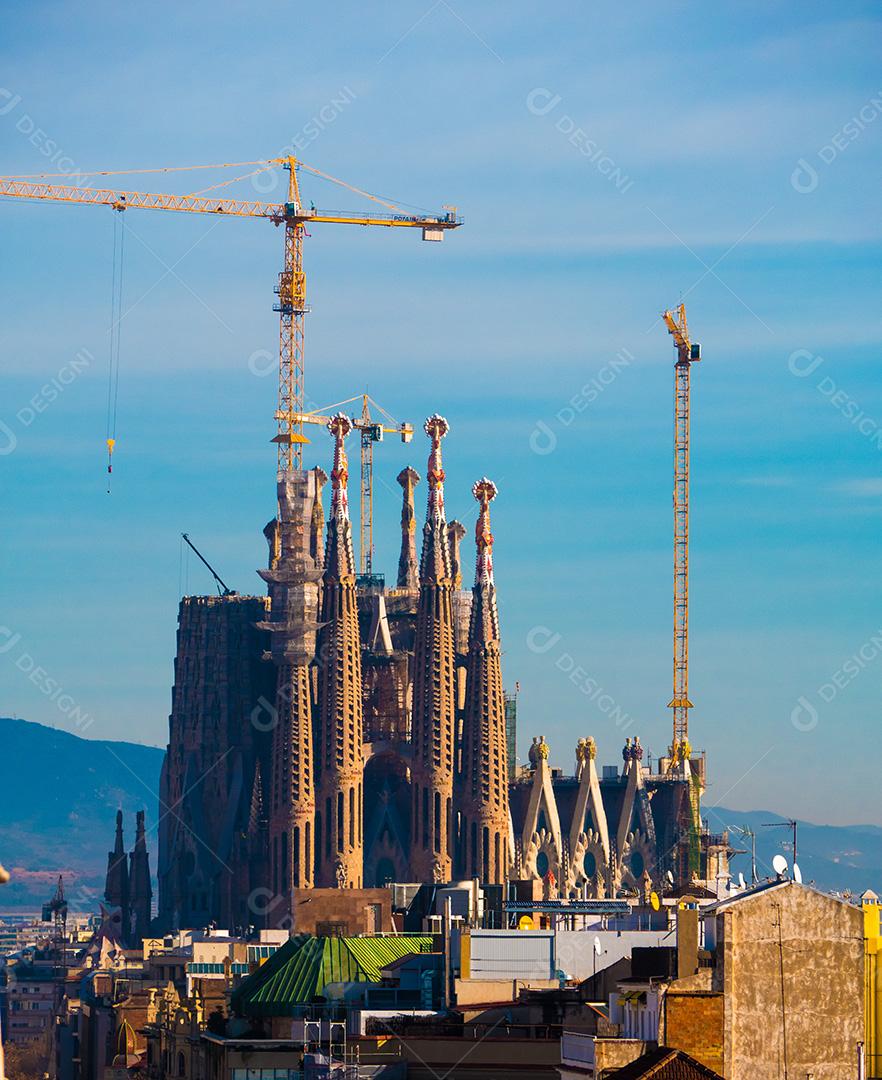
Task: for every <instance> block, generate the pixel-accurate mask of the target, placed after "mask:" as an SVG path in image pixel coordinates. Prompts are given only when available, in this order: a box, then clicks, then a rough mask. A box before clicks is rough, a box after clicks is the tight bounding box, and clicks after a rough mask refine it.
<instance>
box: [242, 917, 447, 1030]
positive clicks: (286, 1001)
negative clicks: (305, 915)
mask: <svg viewBox="0 0 882 1080" xmlns="http://www.w3.org/2000/svg"><path fill="white" fill-rule="evenodd" d="M431 948H432V939H431V937H420V936H413V937H411V936H404V935H401V936H397V937H355V938H344V937H325V938H317V937H313V936H312V935H311V934H295V935H294V937H292V938H291V939H290V940H289V941H288V942H287V943H286V944H284V945H283V946H282V947H281V948H280V949H279V950H278V952H276V953H275V954H274V955H273V956H271V957H270V958H269V959H268V960H267V961H266V962H265V963H264V964H263V965H262V966H261V967H260V968H259V969H258V970H257V971H256V972H255V973H254V974H253V975H251V976H249V978H247V979H245V981H244V982H243V983H242V985H241V986H240V987H239V988H238V989H237V990H236V991H235V992H234V993H233V995H232V1004H233V1007H234V1008H235V1009H236V1010H237V1011H238V1012H241V1013H244V1014H245V1015H247V1016H289V1015H292V1014H293V1013H294V1012H295V1011H296V1007H297V1006H299V1005H306V1004H308V1003H309V1002H310V1001H314V1000H315V998H317V997H320V996H321V995H322V992H323V991H324V988H325V986H327V985H328V983H338V982H374V983H376V982H379V981H380V969H381V968H383V967H385V966H386V965H387V964H390V963H392V961H394V960H398V959H400V958H401V957H402V956H406V955H407V954H408V953H415V952H430V951H431Z"/></svg>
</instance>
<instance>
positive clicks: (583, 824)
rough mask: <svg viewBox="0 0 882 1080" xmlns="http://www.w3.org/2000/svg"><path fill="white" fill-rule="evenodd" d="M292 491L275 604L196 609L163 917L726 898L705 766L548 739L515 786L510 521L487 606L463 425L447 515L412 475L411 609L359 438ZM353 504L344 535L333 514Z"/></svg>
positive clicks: (437, 478)
mask: <svg viewBox="0 0 882 1080" xmlns="http://www.w3.org/2000/svg"><path fill="white" fill-rule="evenodd" d="M352 423H353V421H352V420H350V418H348V417H347V416H345V415H343V414H338V415H336V416H334V417H332V418H331V419H330V421H329V423H328V428H329V431H330V433H331V436H332V439H333V443H332V446H333V451H332V453H333V457H332V462H331V466H332V467H331V470H330V484H329V485H328V475H327V474H326V473H325V472H324V471H323V470H322V469H321V468H314V469H311V470H297V469H294V470H288V471H284V472H280V474H279V482H278V505H279V515H278V517H277V518H276V519H275V520H274V521H272V522H270V524H269V525H268V526H267V527H266V529H265V530H264V533H265V536H266V539H267V543H268V553H267V567H266V568H265V569H263V570H261V571H260V575H261V577H262V578H263V579H264V581H265V582H266V583H267V595H265V596H240V595H235V594H228V595H223V596H217V597H212V596H189V597H185V598H184V599H183V600H182V601H181V605H180V613H179V628H178V648H177V657H176V661H175V685H174V691H173V696H172V712H171V717H170V721H169V726H170V734H169V745H168V750H167V754H166V760H165V767H164V771H163V778H162V792H161V797H162V804H163V807H164V808H165V812H164V813H163V816H162V820H161V824H160V838H159V840H160V851H159V872H158V873H159V915H160V919H161V920H162V923H163V924H165V925H167V926H193V925H201V924H205V923H207V922H209V921H211V920H212V919H214V920H217V921H218V922H219V923H220V924H221V925H229V926H247V925H249V924H255V925H260V924H262V923H268V924H272V923H278V922H279V921H281V920H282V919H284V918H288V917H289V915H290V898H291V895H292V890H294V889H298V888H309V887H311V886H320V887H340V888H360V887H369V886H375V885H383V884H385V883H387V882H390V881H429V882H431V881H434V882H446V881H450V880H455V879H462V878H472V877H477V878H479V879H480V880H481V881H482V882H485V883H496V884H500V883H503V882H505V881H506V880H523V879H531V878H532V879H533V880H534V881H537V882H541V883H542V884H541V886H539V885H537V886H536V890H537V891H538V890H541V892H542V893H543V894H544V895H545V896H548V897H552V898H554V897H568V896H572V895H576V894H577V895H580V896H585V895H587V896H589V897H614V896H618V895H622V894H625V893H630V894H633V893H634V892H641V893H647V894H648V893H649V892H650V891H651V890H653V889H655V890H658V891H662V890H663V889H664V890H666V891H667V890H669V889H670V888H672V887H673V888H679V889H680V890H683V889H685V888H687V887H694V886H695V880H696V879H698V878H711V879H713V878H714V877H716V876H718V875H720V874H723V875H726V873H727V870H726V838H725V836H723V837H713V836H709V835H708V834H707V833H706V832H705V831H703V830H702V829H701V827H700V822H699V821H698V820H697V814H696V810H697V795H698V793H699V792H700V789H701V786H702V785H703V780H704V763H703V758H701V757H691V758H687V759H686V761H685V762H682V761H681V762H680V763H679V766H678V765H677V763H676V762H675V761H674V759H673V758H671V757H669V758H662V759H659V761H658V764H657V767H656V769H655V770H654V771H653V770H652V769H651V768H650V766H649V763H648V762H644V760H643V757H644V752H643V747H642V746H641V744H640V741H639V739H638V738H634V739H633V740H632V739H630V738H629V739H628V740H627V741H626V745H625V748H624V751H623V758H624V762H623V766H622V767H621V768H619V767H617V766H605V767H603V768H602V769H598V766H597V763H596V760H595V758H596V748H595V744H594V740H593V739H592V738H591V737H590V735H589V734H588V733H586V736H585V737H583V738H580V739H579V740H578V744H577V745H576V747H575V757H576V762H575V770H574V772H573V774H572V775H564V774H563V772H562V771H561V770H560V769H554V768H552V767H551V763H550V759H549V748H548V745H547V743H546V742H545V741H544V739H542V738H534V739H533V744H532V746H531V747H530V753H529V767H528V768H524V769H521V770H520V772H519V774H518V775H512V769H511V767H510V765H509V760H508V745H507V731H506V713H507V711H508V714H509V725H508V727H509V730H508V736H509V737H510V736H511V712H512V710H511V698H510V697H509V698H508V708H507V696H506V694H505V693H504V691H503V681H502V671H501V643H500V630H499V615H498V610H497V594H496V583H495V578H494V571H493V546H494V538H493V534H492V532H491V527H490V506H491V502H492V500H493V499H494V497H495V496H496V488H495V486H494V485H493V484H492V482H491V481H489V480H487V479H482V480H479V481H478V482H477V483H476V484H475V485H474V487H473V494H474V497H475V499H476V501H477V504H478V505H477V510H478V514H477V527H476V531H475V549H474V551H473V553H469V554H473V555H474V566H475V573H474V584H473V585H472V587H471V588H463V584H464V576H465V574H464V570H463V566H464V562H465V561H466V559H467V558H468V556H467V554H466V553H465V552H464V549H463V541H464V539H465V535H466V530H465V528H464V527H463V526H462V525H461V524H460V523H459V522H457V521H448V520H447V518H446V515H445V509H444V479H445V477H444V469H443V464H442V440H443V439H444V438H445V436H446V435H447V433H448V425H447V422H446V421H445V420H444V418H443V417H440V416H432V417H430V418H429V419H428V420H427V421H426V423H425V432H426V435H427V436H428V439H429V443H428V451H429V453H428V468H427V474H426V489H427V497H426V513H425V520H424V524H423V528H422V543H421V546H420V550H419V551H418V548H417V528H416V525H417V509H416V505H415V504H416V495H417V491H418V485H420V484H421V483H422V480H421V477H420V476H419V474H418V473H417V471H416V470H415V469H414V468H411V467H408V468H405V469H404V470H402V471H401V473H399V475H398V482H399V484H400V485H401V489H402V504H401V549H400V558H399V562H398V572H397V578H396V582H395V585H394V587H389V588H386V587H385V584H384V580H383V578H382V577H381V576H380V575H378V574H375V573H374V574H371V575H359V574H358V573H357V572H356V565H355V556H354V550H353V540H352V532H353V530H352V524H351V521H350V515H349V505H348V475H349V470H348V463H347V454H346V438H347V435H348V434H349V432H350V429H351V427H352ZM328 486H329V487H330V492H329V499H328V500H327V501H328V512H327V516H326V514H325V509H324V504H325V501H326V493H325V491H324V489H325V488H326V487H328Z"/></svg>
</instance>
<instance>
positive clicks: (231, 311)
mask: <svg viewBox="0 0 882 1080" xmlns="http://www.w3.org/2000/svg"><path fill="white" fill-rule="evenodd" d="M880 25H882V21H880V17H879V14H878V9H877V6H876V5H870V4H869V3H852V4H847V5H840V6H837V7H833V8H831V6H830V5H829V4H820V3H812V2H809V3H805V4H801V5H794V4H779V3H772V4H768V3H763V4H759V3H742V4H737V5H735V4H731V5H722V6H720V5H715V6H711V7H709V6H708V5H705V4H701V5H699V4H697V3H677V4H667V5H660V4H652V3H644V4H636V5H629V6H628V7H623V6H622V5H613V4H608V3H600V4H593V5H591V7H590V9H588V8H586V7H585V5H584V4H575V3H572V4H569V3H562V4H556V5H553V6H551V7H547V8H545V9H542V11H541V12H540V11H538V10H537V9H536V7H535V6H533V5H526V4H522V3H514V4H510V5H506V8H505V11H504V16H503V15H502V14H501V9H500V8H499V6H498V5H494V4H487V3H465V2H458V0H452V2H450V3H448V2H447V0H438V2H437V3H434V4H433V3H432V2H431V0H426V2H425V3H423V2H422V0H420V2H414V3H410V2H408V3H388V4H384V5H382V6H381V7H380V8H378V9H365V8H364V6H363V5H355V4H351V3H341V4H337V5H336V6H335V7H334V8H333V9H325V8H322V7H311V6H309V5H299V6H297V7H295V6H293V5H285V4H280V3H266V4H264V5H261V8H260V12H259V13H256V12H255V10H254V7H253V5H246V4H240V3H228V4H225V5H221V6H218V5H211V6H209V5H207V4H203V3H191V4H188V5H171V4H166V3H159V4H154V5H153V6H152V7H151V11H150V16H149V18H148V17H145V16H144V14H143V12H140V11H138V10H135V9H128V8H125V7H120V5H118V4H114V5H110V4H105V3H96V4H93V5H90V6H89V9H88V10H87V11H83V10H81V9H78V8H76V7H75V6H74V5H60V4H45V3H33V4H31V5H28V6H27V7H24V8H22V7H18V8H15V9H10V10H8V11H7V12H6V14H5V17H4V35H3V40H2V43H0V160H2V168H0V172H2V173H3V174H4V175H21V174H29V173H38V172H41V171H53V169H57V168H59V167H61V168H62V169H64V170H73V171H77V170H83V171H85V170H90V169H123V168H150V167H158V166H171V165H189V164H197V163H208V162H221V161H250V160H254V159H262V158H266V157H271V156H275V155H276V154H278V153H279V152H280V151H282V149H283V148H284V147H285V146H287V145H289V144H290V143H291V142H292V140H296V143H297V146H298V149H299V151H300V156H301V157H302V158H303V159H304V160H305V161H307V162H308V163H310V164H313V165H315V166H317V167H318V168H320V169H322V170H324V171H326V172H329V173H331V174H334V175H337V176H341V177H343V178H345V179H346V180H348V181H350V182H352V183H354V184H356V185H358V186H361V187H363V188H365V189H367V190H369V191H373V192H375V193H377V194H380V195H384V196H389V197H392V198H393V199H395V200H400V201H401V202H402V203H413V204H416V205H419V206H422V207H429V208H436V207H440V205H441V204H442V203H448V204H454V205H456V206H458V207H459V209H460V212H461V213H462V214H463V216H464V218H465V222H466V224H465V226H464V227H463V228H462V229H461V230H459V231H458V232H457V233H455V234H453V235H449V236H448V237H447V239H446V240H445V242H444V243H443V244H441V245H431V244H422V243H420V242H419V241H418V240H417V238H416V237H415V236H412V235H391V234H388V233H386V232H379V231H378V232H376V233H374V232H367V231H362V230H355V229H346V228H343V227H331V226H324V227H321V226H316V227H315V228H314V230H313V233H314V235H313V236H311V237H310V239H309V240H308V243H307V255H306V258H307V270H308V274H309V293H310V303H311V306H312V314H311V315H310V316H309V319H308V326H307V384H308V392H309V396H310V397H311V399H312V400H313V401H315V402H316V403H319V404H320V403H324V402H331V401H335V400H338V399H341V398H343V397H347V396H349V395H350V394H354V393H357V392H359V391H361V390H362V389H363V388H364V387H365V386H366V387H367V388H368V389H369V390H370V392H371V393H372V394H373V395H374V396H375V397H376V398H377V399H378V400H379V401H380V402H381V403H382V404H383V405H384V406H385V407H386V408H387V409H388V410H389V411H390V412H391V413H393V414H394V415H396V416H398V417H400V418H402V419H409V420H411V421H413V422H414V423H415V424H419V423H420V422H421V420H422V418H423V417H424V416H426V415H427V414H428V413H430V412H434V411H440V412H443V413H444V414H445V415H446V416H447V417H448V419H449V420H450V423H451V434H450V436H449V438H448V439H447V440H446V444H445V465H446V468H447V472H448V477H449V482H448V496H447V501H448V510H449V513H450V515H451V516H452V515H457V516H460V517H462V518H463V520H465V521H466V522H467V524H468V525H469V526H471V525H472V523H473V520H474V514H473V510H472V507H473V505H474V503H473V500H472V499H471V496H470V494H469V487H470V485H471V483H472V481H473V480H474V479H476V478H477V477H479V476H481V475H483V474H486V475H488V476H490V477H492V478H493V479H494V480H495V481H496V482H497V484H498V486H499V490H500V494H499V497H498V499H497V501H496V502H495V503H494V506H493V521H494V532H495V535H496V541H497V542H496V558H495V562H496V573H497V582H498V587H499V591H500V601H501V606H502V624H503V633H504V639H505V640H504V646H505V650H506V654H505V679H506V683H507V685H509V686H513V684H514V682H515V680H519V682H520V684H521V696H520V709H521V740H520V741H521V747H522V753H523V752H524V750H525V747H526V745H527V744H528V742H529V738H530V735H531V734H539V733H543V734H545V736H546V738H547V739H548V741H549V742H550V743H551V746H552V757H553V758H554V760H555V762H556V763H557V764H560V765H563V766H565V767H570V765H571V761H572V758H573V748H574V746H575V743H576V740H577V739H578V738H579V737H580V736H583V735H589V734H593V735H594V736H595V737H596V738H597V740H598V743H599V746H600V753H601V757H602V758H604V759H606V760H609V761H614V760H616V759H617V758H618V754H619V750H620V747H621V744H622V741H623V737H624V736H625V735H626V734H640V736H641V740H642V741H643V742H644V743H645V744H646V745H647V746H648V747H649V749H650V750H652V751H653V753H658V752H660V751H663V750H664V748H665V746H666V745H667V742H668V740H669V728H670V715H669V710H667V709H666V707H665V706H666V703H667V701H668V700H669V697H670V657H671V642H670V619H671V613H670V608H671V595H670V594H671V527H672V526H671V438H672V352H671V347H670V343H669V339H668V337H667V335H666V333H665V332H664V330H663V328H662V326H661V324H660V323H659V321H658V319H657V315H658V312H659V311H660V310H661V309H662V308H663V307H665V306H668V305H673V304H675V303H677V302H678V300H679V299H680V298H681V297H685V299H686V302H687V306H688V312H689V317H690V324H691V326H692V328H693V334H694V336H695V337H696V338H698V339H699V340H700V341H701V342H702V344H703V347H704V357H705V359H704V360H703V362H702V364H701V365H700V367H699V368H698V369H697V370H696V371H695V374H694V395H693V401H694V423H693V453H694V473H693V476H694V483H693V518H692V537H693V562H692V624H691V625H692V651H691V660H692V668H691V689H692V698H693V700H694V702H695V709H694V713H693V716H692V729H691V730H692V739H693V744H694V745H696V746H701V747H705V748H706V750H707V752H708V760H709V775H710V779H711V786H710V787H709V789H708V794H707V798H708V801H710V802H721V803H723V804H726V805H730V806H735V807H739V808H768V809H772V810H776V811H779V812H781V813H786V814H794V815H796V816H799V817H804V818H808V819H810V820H815V821H824V822H834V823H845V822H858V821H861V822H865V821H870V822H875V821H878V820H879V811H880V797H879V786H878V782H877V772H878V766H877V760H876V758H877V755H876V753H875V749H876V747H877V744H878V722H879V708H880V693H879V691H880V679H882V603H880V586H879V581H880V574H879V559H878V553H879V527H880V518H882V514H880V511H882V471H880V466H882V435H880V428H882V387H880V381H879V378H878V374H877V368H878V358H879V343H880V337H882V327H880V310H879V295H878V286H879V240H880V232H882V226H880V220H879V211H878V194H877V192H878V179H879V164H880V157H882V155H880V140H882V79H880V77H879V67H878V56H879V46H880ZM204 177H205V174H201V175H200V174H172V175H171V176H168V177H164V176H158V177H157V176H151V177H132V178H131V179H130V180H128V179H127V178H121V183H127V184H128V186H130V187H133V188H139V187H140V188H142V189H147V190H150V189H157V188H158V189H159V190H168V191H175V190H178V191H191V190H198V189H199V187H201V186H207V184H208V183H212V182H216V181H217V180H220V179H222V178H223V177H221V176H219V175H212V176H211V177H210V178H209V179H208V180H205V179H204ZM148 182H149V183H148ZM303 188H304V193H305V195H306V197H307V198H312V199H314V200H315V202H316V203H317V205H318V206H319V207H321V208H323V207H328V208H358V207H359V205H361V204H360V203H359V200H357V198H356V196H354V195H350V194H348V193H346V192H343V191H340V190H339V189H336V188H333V187H329V186H328V185H327V184H324V183H322V182H321V181H314V182H313V181H311V180H308V179H304V180H303ZM280 191H281V189H276V191H275V192H269V193H267V194H266V195H265V197H266V198H268V199H271V200H273V199H275V198H276V197H278V196H279V194H280ZM230 194H239V195H242V196H243V197H255V196H256V195H257V194H258V193H257V192H255V190H254V188H253V187H251V185H250V183H249V182H245V183H243V184H241V185H239V186H238V187H236V188H233V189H230ZM112 218H113V215H112V213H111V212H110V211H109V210H107V209H103V208H91V207H72V206H53V205H48V204H47V205H36V204H32V203H24V202H16V201H13V200H0V231H2V237H3V244H2V252H3V255H2V259H0V274H2V279H0V357H2V370H3V375H4V379H3V395H2V399H0V420H2V422H3V424H4V427H3V428H0V441H2V443H3V445H2V446H0V453H2V456H0V469H2V475H3V484H2V489H0V490H2V505H0V510H2V516H3V522H4V528H3V530H2V533H3V540H2V543H3V568H4V569H3V590H2V593H3V609H2V614H0V623H2V624H3V629H0V633H2V634H3V635H4V638H3V640H2V641H0V650H2V651H0V711H3V712H4V713H8V714H12V715H19V716H23V717H25V718H27V719H31V720H37V721H40V722H42V723H48V724H54V725H57V726H59V727H68V728H70V729H72V730H77V726H76V718H77V717H78V716H79V715H80V714H86V715H87V716H88V717H89V719H90V720H91V723H90V724H89V726H88V728H87V729H86V730H85V734H87V735H88V736H90V737H102V738H120V739H129V740H132V741H136V742H147V743H154V744H163V743H164V742H165V737H166V730H167V715H168V710H169V705H170V686H171V679H172V657H173V651H174V632H175V617H176V605H177V600H178V597H179V595H180V590H181V588H182V587H183V588H188V589H189V591H191V592H206V591H210V587H211V582H210V579H209V578H208V576H207V574H206V573H205V572H204V571H203V570H202V569H201V568H200V567H199V566H198V565H197V564H196V562H195V561H194V560H193V559H192V558H191V559H190V560H187V559H186V558H182V555H181V550H180V542H179V534H180V532H181V531H182V530H186V531H188V532H190V533H191V534H192V536H193V538H194V539H195V540H196V542H197V543H198V544H199V545H200V546H201V547H202V548H203V550H204V551H205V552H206V554H207V555H208V556H209V558H210V559H211V560H212V561H213V562H214V563H215V564H216V566H217V567H218V569H219V570H220V572H221V574H222V576H223V577H224V578H225V579H226V580H227V581H228V582H229V583H230V584H232V585H233V586H234V587H235V588H237V589H239V590H240V591H243V592H245V591H249V590H253V591H258V590H259V588H260V582H259V579H258V578H257V575H256V573H255V571H256V568H257V567H259V566H261V565H262V564H263V562H264V558H265V551H264V544H263V539H262V536H261V528H262V526H263V524H264V522H265V521H266V520H267V519H268V518H269V517H270V516H271V514H272V512H273V497H274V456H273V448H272V447H271V445H270V443H269V439H270V437H271V436H272V434H273V430H272V427H273V421H272V413H273V409H274V405H275V403H274V393H275V384H274V378H273V374H272V372H270V374H269V375H267V376H260V375H255V374H254V370H255V369H259V368H260V367H261V366H262V361H261V359H260V358H261V357H262V356H263V355H264V353H263V352H261V351H262V350H267V351H269V352H270V353H272V352H273V351H274V350H275V348H276V340H277V321H276V320H277V316H275V315H274V314H273V312H272V301H273V295H272V288H273V285H274V283H275V275H276V273H277V270H278V265H279V260H280V257H281V247H280V234H279V233H278V232H277V231H276V230H275V229H274V228H273V227H272V226H271V225H270V224H269V223H265V222H261V221H236V220H217V219H214V218H202V217H199V216H195V215H194V216H193V217H192V218H191V217H186V216H180V215H171V214H150V213H147V212H143V213H140V214H138V213H136V212H134V211H132V212H129V213H127V214H126V221H125V224H126V226H127V229H126V265H125V275H124V308H126V310H127V314H126V316H125V318H124V319H123V322H122V325H121V377H120V394H119V417H118V430H117V438H118V448H117V453H116V457H115V474H114V490H113V494H112V495H110V496H108V495H107V494H106V493H105V490H104V488H105V474H104V464H105V462H104V444H103V440H104V434H105V430H104V429H105V400H106V389H107V365H108V357H109V336H108V326H109V318H110V282H111V259H112V243H113V220H112ZM169 268H172V269H171V271H169ZM255 354H257V360H256V361H255V359H253V358H254V356H255ZM76 357H79V358H80V361H79V362H78V363H77V365H76V366H77V367H79V368H82V370H81V371H79V372H78V374H77V375H76V377H75V378H73V379H71V380H70V381H69V383H68V382H67V381H66V380H67V379H68V378H69V376H68V375H67V374H65V375H64V377H63V378H61V379H60V383H63V384H64V386H63V390H62V392H60V393H58V394H57V395H56V396H55V398H54V400H52V401H51V402H47V403H46V408H45V409H43V411H40V412H36V411H34V414H33V415H31V413H30V412H29V411H28V410H29V409H31V408H32V406H29V404H28V403H29V402H30V401H31V399H32V398H33V397H34V395H35V394H37V395H40V394H41V393H42V391H41V388H42V387H44V386H45V385H46V384H47V383H50V384H51V380H52V379H53V377H55V378H59V373H60V372H62V371H64V372H68V371H69V370H71V366H72V363H73V362H74V360H75V358H76ZM617 357H618V360H616V358H617ZM83 358H85V360H86V362H85V364H84V363H83ZM622 358H624V360H623V359H622ZM249 361H250V362H249ZM598 386H599V387H601V389H600V390H599V391H598V390H597V387H598ZM44 398H45V395H44V396H43V397H41V399H40V400H41V402H42V401H43V400H44ZM574 402H575V403H574ZM329 443H330V440H327V441H325V440H324V439H323V436H321V435H320V436H319V437H318V438H317V439H316V441H315V443H314V444H313V447H312V448H311V451H310V454H311V457H310V459H309V462H310V464H312V463H321V464H324V465H325V466H326V467H327V464H328V458H329V453H330V445H329ZM425 456H426V440H425V439H424V438H423V437H422V436H418V437H417V438H416V439H415V442H414V444H413V445H412V446H411V447H409V448H405V447H402V446H401V445H400V444H397V443H396V442H394V441H393V440H390V441H388V442H386V443H384V445H383V446H382V447H381V448H380V450H379V451H378V456H377V470H378V492H377V521H378V537H377V540H378V543H377V549H378V550H377V560H376V561H377V563H378V565H379V567H380V568H381V569H385V571H386V573H387V574H388V575H392V574H394V569H395V565H396V559H397V512H398V506H397V492H398V488H397V485H395V483H394V477H395V475H396V473H397V472H398V471H399V469H400V468H401V467H402V466H403V465H404V464H406V463H408V462H411V463H413V464H414V465H415V466H416V468H417V469H418V470H419V471H420V472H421V473H424V472H425ZM380 481H381V482H380ZM418 498H419V501H420V505H421V509H422V506H423V505H424V498H425V486H424V485H422V486H421V487H420V488H418ZM469 544H470V541H469ZM467 555H468V558H469V560H470V559H471V547H470V546H469V548H468V549H467ZM854 657H857V659H856V660H855V659H850V658H854ZM38 668H39V669H40V672H38V671H37V669H38ZM28 673H30V674H28ZM49 680H51V683H50V682H49ZM623 715H625V716H626V717H627V719H626V720H624V721H623V720H622V716H623ZM617 718H618V721H619V722H618V723H617ZM868 751H870V752H868Z"/></svg>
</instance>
